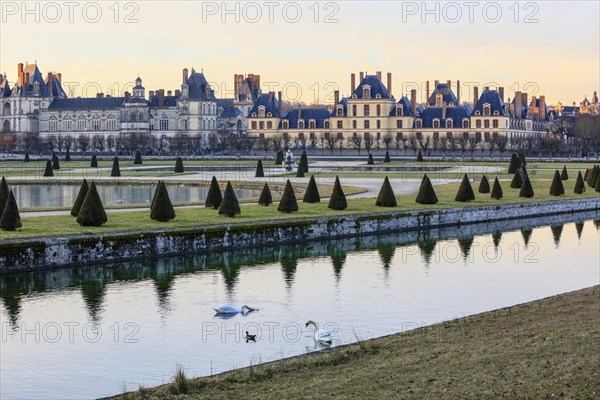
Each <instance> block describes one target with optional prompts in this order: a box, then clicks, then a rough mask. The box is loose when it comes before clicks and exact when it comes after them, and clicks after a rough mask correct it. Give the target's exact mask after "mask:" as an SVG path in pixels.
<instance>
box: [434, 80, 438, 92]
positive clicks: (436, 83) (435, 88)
mask: <svg viewBox="0 0 600 400" xmlns="http://www.w3.org/2000/svg"><path fill="white" fill-rule="evenodd" d="M438 83H440V81H438V80H437V79H436V80H435V86H434V87H433V90H434V91H435V90H437V85H438Z"/></svg>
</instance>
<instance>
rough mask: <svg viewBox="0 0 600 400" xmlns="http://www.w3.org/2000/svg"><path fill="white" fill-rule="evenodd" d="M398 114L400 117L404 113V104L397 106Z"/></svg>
mask: <svg viewBox="0 0 600 400" xmlns="http://www.w3.org/2000/svg"><path fill="white" fill-rule="evenodd" d="M396 115H397V116H398V117H400V116H402V115H404V107H402V106H397V107H396Z"/></svg>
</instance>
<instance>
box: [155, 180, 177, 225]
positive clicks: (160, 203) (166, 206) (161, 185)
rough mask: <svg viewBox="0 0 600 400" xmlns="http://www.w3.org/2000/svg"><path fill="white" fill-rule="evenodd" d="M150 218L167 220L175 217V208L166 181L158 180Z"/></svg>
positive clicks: (161, 220)
mask: <svg viewBox="0 0 600 400" xmlns="http://www.w3.org/2000/svg"><path fill="white" fill-rule="evenodd" d="M150 218H151V219H153V220H155V221H160V222H167V221H170V220H172V219H173V218H175V209H174V208H173V203H171V198H170V197H169V192H168V191H167V186H166V185H165V182H164V181H158V185H157V186H156V191H155V192H154V200H153V201H152V205H151V207H150Z"/></svg>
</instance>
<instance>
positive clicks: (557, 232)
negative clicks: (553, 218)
mask: <svg viewBox="0 0 600 400" xmlns="http://www.w3.org/2000/svg"><path fill="white" fill-rule="evenodd" d="M550 230H552V238H553V239H554V246H556V248H557V249H558V247H559V245H560V236H561V235H562V231H563V225H553V226H551V227H550Z"/></svg>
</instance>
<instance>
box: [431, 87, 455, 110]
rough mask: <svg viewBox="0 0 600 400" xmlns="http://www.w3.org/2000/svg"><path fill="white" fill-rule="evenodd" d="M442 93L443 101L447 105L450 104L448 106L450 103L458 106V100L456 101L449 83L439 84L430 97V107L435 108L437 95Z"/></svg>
mask: <svg viewBox="0 0 600 400" xmlns="http://www.w3.org/2000/svg"><path fill="white" fill-rule="evenodd" d="M440 93H441V95H442V101H445V102H446V104H448V105H449V104H450V103H453V104H454V105H456V104H458V100H457V99H456V96H455V95H454V92H453V91H452V89H451V88H449V87H448V84H447V83H438V84H437V86H436V88H435V90H434V91H433V93H432V94H431V96H429V99H428V100H427V103H428V104H429V105H430V106H435V99H436V97H437V95H438V94H440Z"/></svg>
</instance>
